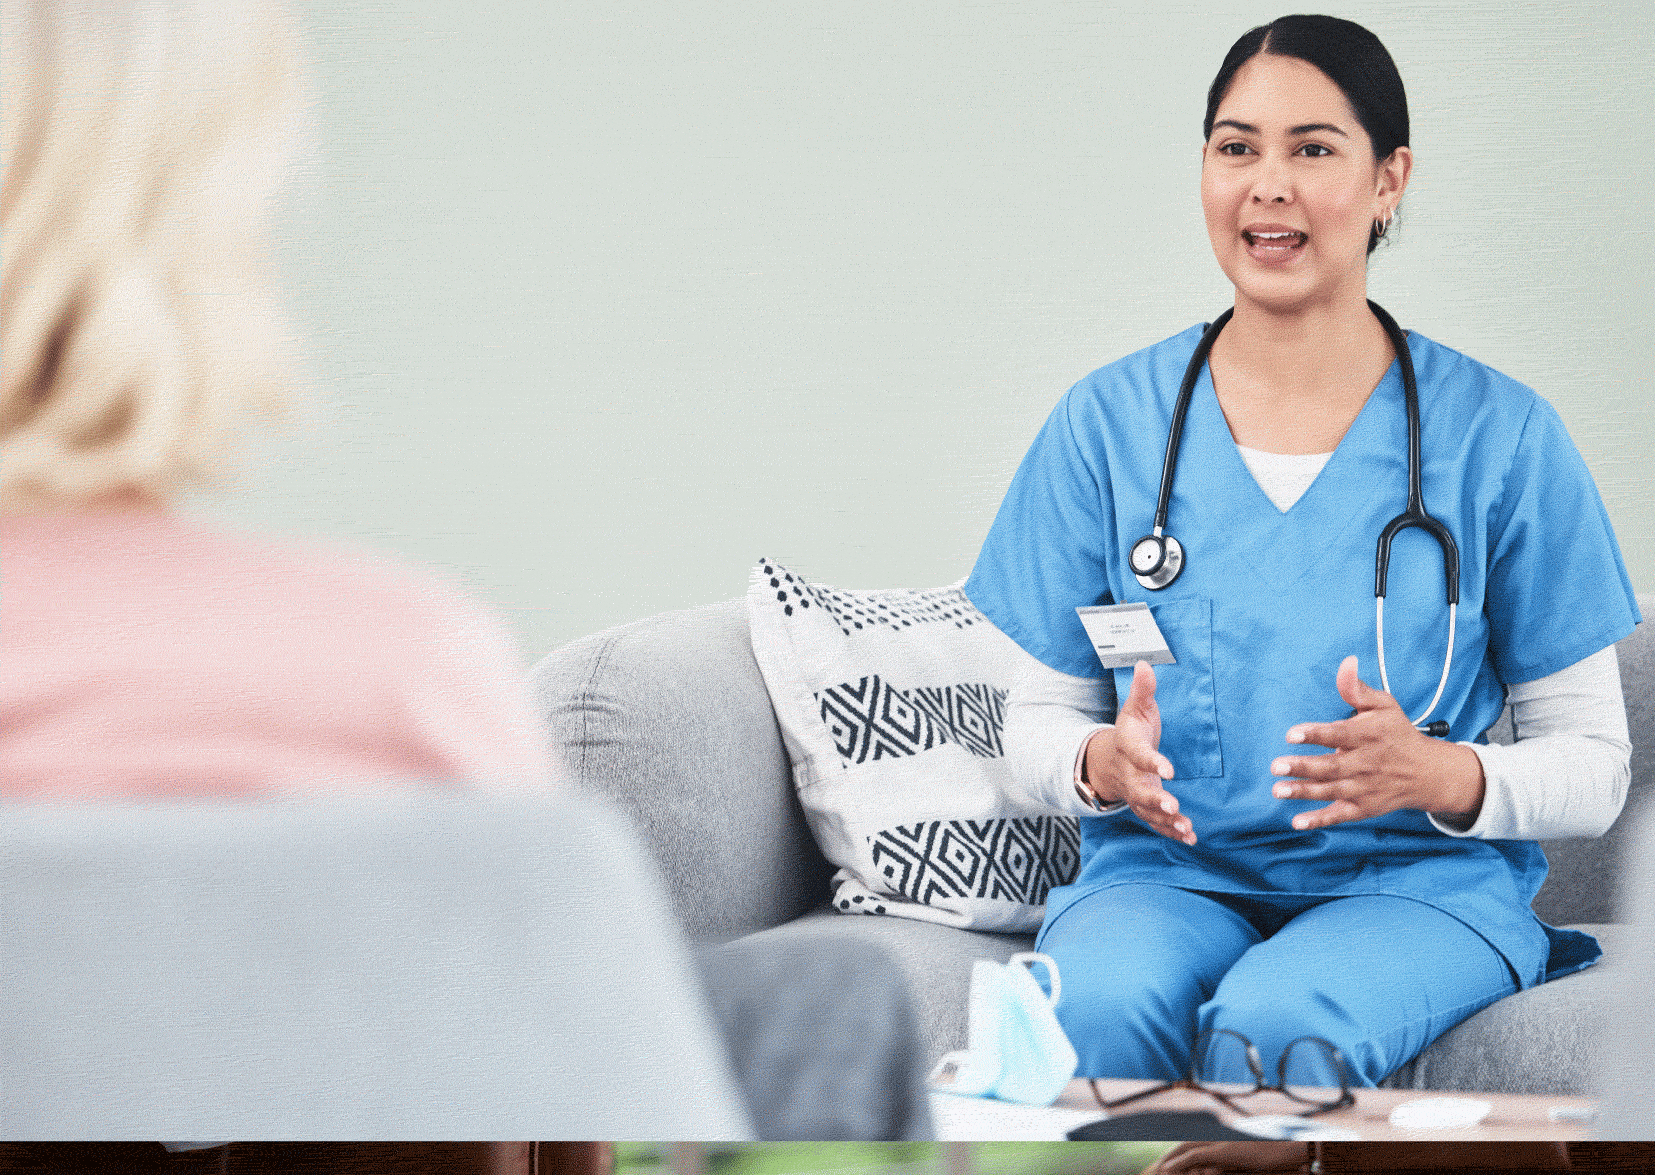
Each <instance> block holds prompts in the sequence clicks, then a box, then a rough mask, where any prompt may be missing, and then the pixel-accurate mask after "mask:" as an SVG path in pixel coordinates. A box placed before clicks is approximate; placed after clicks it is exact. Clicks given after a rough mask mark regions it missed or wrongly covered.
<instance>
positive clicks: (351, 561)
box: [0, 506, 554, 800]
mask: <svg viewBox="0 0 1655 1175" xmlns="http://www.w3.org/2000/svg"><path fill="white" fill-rule="evenodd" d="M548 755H549V752H548V749H547V747H546V744H545V737H544V735H543V734H542V732H541V726H540V724H539V723H538V722H537V721H536V720H535V717H534V714H533V712H532V711H531V709H530V704H529V696H528V687H527V682H526V677H525V674H524V672H523V669H522V666H521V665H520V663H519V659H518V655H517V652H516V650H515V647H514V645H513V642H512V640H511V638H510V637H509V635H508V634H507V632H506V630H505V629H504V627H503V626H502V625H501V624H500V623H499V622H498V621H497V620H495V619H494V618H493V617H492V616H490V615H489V614H488V613H487V612H486V611H484V609H482V608H481V607H479V606H478V605H477V604H476V603H474V602H472V601H471V600H470V599H468V598H467V597H466V596H465V595H463V594H462V593H460V592H459V591H457V590H455V589H453V588H451V587H448V586H446V585H445V584H444V583H442V582H441V581H440V580H439V579H437V578H436V577H434V576H432V575H431V574H429V573H426V572H423V571H419V570H416V569H415V568H413V567H411V566H407V565H404V564H402V563H399V562H397V561H395V560H392V559H389V558H385V557H382V556H378V555H372V554H369V553H367V552H364V551H359V550H356V549H353V548H350V547H346V546H342V545H335V544H331V543H326V542H321V541H312V540H307V541H302V542H301V541H295V540H290V539H282V540H276V539H271V538H265V537H260V536H256V535H251V534H246V533H241V532H237V531H233V530H228V529H225V528H221V527H217V526H214V525H211V524H207V523H203V522H200V521H197V520H192V519H187V518H183V517H179V516H178V515H175V514H170V513H167V512H165V511H164V510H162V509H160V508H158V507H142V506H138V507H133V506H125V507H114V508H105V509H91V510H83V511H79V512H75V513H61V514H36V515H3V516H0V796H4V797H5V798H6V799H31V800H47V799H50V800H74V799H118V798H130V799H165V798H183V797H188V796H207V795H212V796H221V797H230V798H236V797H257V796H274V795H294V794H299V793H306V792H309V793H315V792H318V791H329V790H334V789H338V788H342V787H355V786H361V785H365V784H366V785H373V784H384V783H392V782H402V781H409V780H428V781H434V782H439V783H446V784H453V785H457V786H462V787H474V788H478V789H484V790H489V791H498V792H519V793H523V792H534V791H540V790H544V789H546V788H548V787H549V786H551V785H552V784H553V781H554V770H553V766H552V764H551V763H550V761H549V759H548Z"/></svg>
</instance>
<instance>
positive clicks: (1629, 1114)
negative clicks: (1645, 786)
mask: <svg viewBox="0 0 1655 1175" xmlns="http://www.w3.org/2000/svg"><path fill="white" fill-rule="evenodd" d="M1652 752H1655V747H1648V746H1643V747H1636V748H1635V749H1634V751H1633V753H1634V755H1637V754H1639V753H1641V754H1643V755H1646V756H1647V755H1649V754H1651V753H1652ZM1620 887H1621V893H1620V896H1621V902H1622V904H1623V906H1624V908H1625V909H1626V910H1627V912H1628V915H1629V916H1630V918H1631V923H1632V924H1631V925H1630V926H1628V927H1627V930H1628V931H1629V934H1628V935H1627V941H1626V943H1625V945H1624V946H1623V947H1622V948H1621V950H1620V951H1619V952H1618V953H1617V954H1616V955H1615V956H1614V957H1613V958H1611V959H1608V960H1606V961H1605V964H1604V965H1605V966H1607V967H1610V968H1612V974H1613V975H1614V976H1615V980H1616V983H1615V999H1614V1003H1613V1005H1612V1007H1611V1009H1610V1014H1609V1022H1608V1025H1607V1029H1606V1031H1605V1033H1604V1035H1603V1043H1602V1046H1601V1048H1600V1050H1599V1056H1600V1072H1599V1083H1598V1089H1597V1091H1596V1092H1597V1095H1598V1097H1599V1099H1600V1107H1599V1111H1598V1118H1597V1121H1596V1122H1595V1123H1594V1124H1593V1130H1592V1135H1593V1137H1594V1138H1600V1139H1619V1140H1627V1141H1631V1140H1635V1139H1650V1138H1655V1016H1651V1015H1650V1006H1649V999H1650V992H1651V990H1652V989H1655V806H1651V805H1647V804H1646V805H1644V806H1643V807H1642V808H1641V809H1640V810H1639V812H1638V813H1637V816H1636V820H1635V822H1634V824H1633V828H1632V844H1631V848H1630V850H1629V851H1628V853H1627V859H1626V866H1625V868H1624V869H1623V870H1622V873H1621V881H1620ZM1651 1159H1652V1161H1655V1155H1652V1156H1651ZM1652 1169H1655V1162H1652Z"/></svg>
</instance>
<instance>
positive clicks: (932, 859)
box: [870, 816, 1080, 906]
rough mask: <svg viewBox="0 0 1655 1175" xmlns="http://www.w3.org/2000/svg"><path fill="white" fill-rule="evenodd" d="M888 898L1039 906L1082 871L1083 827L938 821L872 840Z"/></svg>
mask: <svg viewBox="0 0 1655 1175" xmlns="http://www.w3.org/2000/svg"><path fill="white" fill-rule="evenodd" d="M870 840H871V842H872V852H873V863H874V869H875V871H876V873H877V874H878V877H879V879H880V881H881V882H883V884H884V886H885V888H886V889H887V890H888V892H891V893H896V894H900V895H902V896H903V897H905V898H907V899H908V900H909V901H913V902H920V903H922V904H929V903H931V902H933V901H935V900H937V899H938V898H944V899H947V898H995V899H999V900H1001V901H1009V902H1021V903H1023V904H1024V905H1029V906H1038V905H1042V904H1043V903H1044V902H1045V901H1046V894H1047V893H1048V891H1050V890H1051V888H1052V887H1053V886H1054V885H1067V884H1068V883H1069V882H1071V881H1073V880H1074V878H1075V874H1076V873H1077V872H1078V871H1079V869H1080V826H1079V824H1078V823H1077V822H1076V821H1075V820H1074V818H1072V817H1068V816H1022V817H1014V818H1011V819H1006V820H933V821H930V822H929V823H921V824H910V825H898V826H897V827H895V828H887V829H885V830H884V831H883V832H880V833H879V834H878V835H876V836H874V837H871V838H870Z"/></svg>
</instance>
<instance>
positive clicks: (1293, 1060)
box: [1281, 1040, 1350, 1105]
mask: <svg viewBox="0 0 1655 1175" xmlns="http://www.w3.org/2000/svg"><path fill="white" fill-rule="evenodd" d="M1281 1083H1282V1086H1283V1089H1284V1091H1285V1092H1286V1093H1287V1094H1288V1095H1289V1096H1290V1097H1293V1098H1296V1099H1298V1100H1300V1101H1305V1102H1312V1103H1314V1104H1316V1105H1332V1104H1333V1103H1334V1102H1337V1101H1338V1100H1339V1095H1340V1091H1341V1090H1343V1089H1346V1088H1348V1087H1349V1085H1350V1074H1349V1071H1348V1070H1347V1069H1346V1067H1345V1063H1344V1060H1343V1058H1342V1057H1341V1056H1340V1055H1339V1051H1338V1050H1337V1049H1335V1048H1334V1047H1333V1046H1332V1045H1330V1044H1328V1043H1327V1042H1326V1041H1325V1040H1296V1041H1294V1042H1293V1043H1292V1044H1290V1045H1288V1046H1287V1051H1286V1052H1285V1053H1283V1054H1282V1060H1281Z"/></svg>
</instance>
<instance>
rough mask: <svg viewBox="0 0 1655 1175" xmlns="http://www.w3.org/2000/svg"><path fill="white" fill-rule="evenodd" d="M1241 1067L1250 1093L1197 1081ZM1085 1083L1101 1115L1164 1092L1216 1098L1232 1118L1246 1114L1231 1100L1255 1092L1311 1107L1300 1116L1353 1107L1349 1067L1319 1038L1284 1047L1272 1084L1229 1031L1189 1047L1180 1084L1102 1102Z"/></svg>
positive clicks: (1243, 1041) (1254, 1053)
mask: <svg viewBox="0 0 1655 1175" xmlns="http://www.w3.org/2000/svg"><path fill="white" fill-rule="evenodd" d="M1243 1066H1245V1067H1246V1070H1247V1072H1249V1073H1251V1074H1252V1075H1253V1087H1252V1088H1251V1089H1246V1088H1237V1083H1236V1082H1233V1081H1226V1082H1223V1083H1222V1084H1223V1087H1222V1088H1219V1087H1218V1086H1215V1085H1210V1084H1207V1083H1206V1082H1204V1081H1202V1079H1201V1074H1203V1073H1236V1072H1239V1071H1240V1070H1241V1069H1242V1067H1243ZM1087 1083H1088V1084H1089V1085H1091V1087H1092V1096H1093V1097H1094V1098H1096V1099H1097V1102H1098V1105H1099V1106H1101V1107H1103V1108H1104V1109H1106V1110H1113V1109H1115V1108H1116V1107H1117V1106H1124V1105H1126V1104H1127V1103H1128V1102H1135V1101H1137V1100H1138V1099H1139V1098H1145V1097H1150V1096H1151V1095H1153V1094H1157V1093H1165V1092H1166V1091H1167V1090H1169V1089H1193V1090H1196V1091H1198V1092H1200V1093H1204V1094H1206V1095H1207V1096H1208V1097H1211V1098H1215V1099H1217V1100H1218V1101H1220V1102H1222V1103H1224V1104H1225V1105H1226V1106H1228V1107H1229V1108H1230V1109H1232V1110H1234V1111H1236V1113H1238V1114H1245V1113H1246V1112H1247V1111H1246V1110H1243V1109H1242V1108H1241V1107H1240V1106H1238V1105H1236V1104H1235V1102H1236V1099H1238V1098H1244V1097H1252V1096H1253V1095H1254V1094H1257V1093H1279V1094H1282V1095H1284V1096H1285V1097H1289V1098H1291V1099H1293V1100H1294V1101H1296V1102H1299V1103H1301V1104H1303V1105H1306V1106H1309V1107H1311V1108H1310V1109H1307V1110H1303V1111H1301V1113H1302V1114H1306V1115H1308V1114H1320V1113H1323V1112H1325V1111H1327V1110H1337V1109H1339V1108H1340V1107H1341V1106H1349V1105H1354V1104H1355V1103H1356V1095H1355V1094H1353V1093H1351V1091H1350V1085H1351V1072H1350V1066H1349V1065H1347V1064H1346V1063H1345V1055H1344V1054H1343V1053H1341V1052H1340V1051H1339V1049H1338V1048H1337V1047H1336V1046H1335V1045H1334V1044H1333V1042H1332V1041H1327V1040H1323V1039H1322V1038H1321V1037H1319V1036H1301V1037H1299V1038H1298V1039H1297V1040H1295V1041H1291V1042H1289V1043H1288V1045H1287V1047H1286V1048H1284V1049H1283V1050H1282V1053H1281V1060H1280V1061H1278V1062H1277V1064H1276V1084H1274V1085H1266V1084H1265V1082H1264V1062H1263V1061H1262V1060H1260V1059H1259V1055H1258V1049H1256V1048H1254V1047H1253V1042H1252V1041H1250V1040H1248V1039H1247V1038H1246V1037H1245V1036H1242V1035H1241V1034H1240V1033H1239V1032H1231V1031H1230V1030H1229V1029H1228V1028H1219V1029H1216V1030H1215V1031H1212V1032H1208V1033H1205V1034H1204V1035H1202V1036H1201V1037H1200V1039H1198V1040H1197V1041H1196V1042H1195V1048H1194V1050H1193V1051H1191V1053H1190V1069H1189V1074H1188V1075H1187V1076H1186V1077H1184V1078H1182V1079H1181V1080H1178V1081H1167V1082H1163V1083H1162V1084H1160V1085H1157V1086H1154V1087H1153V1088H1151V1089H1145V1090H1140V1091H1139V1092H1137V1093H1134V1094H1128V1095H1127V1096H1126V1097H1119V1098H1115V1099H1114V1100H1113V1101H1105V1100H1104V1098H1103V1094H1102V1093H1100V1092H1099V1090H1098V1083H1097V1081H1096V1080H1095V1079H1093V1078H1088V1079H1087ZM1335 1087H1337V1088H1338V1090H1339V1094H1338V1096H1337V1097H1331V1096H1329V1095H1331V1094H1332V1093H1333V1090H1334V1088H1335Z"/></svg>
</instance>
